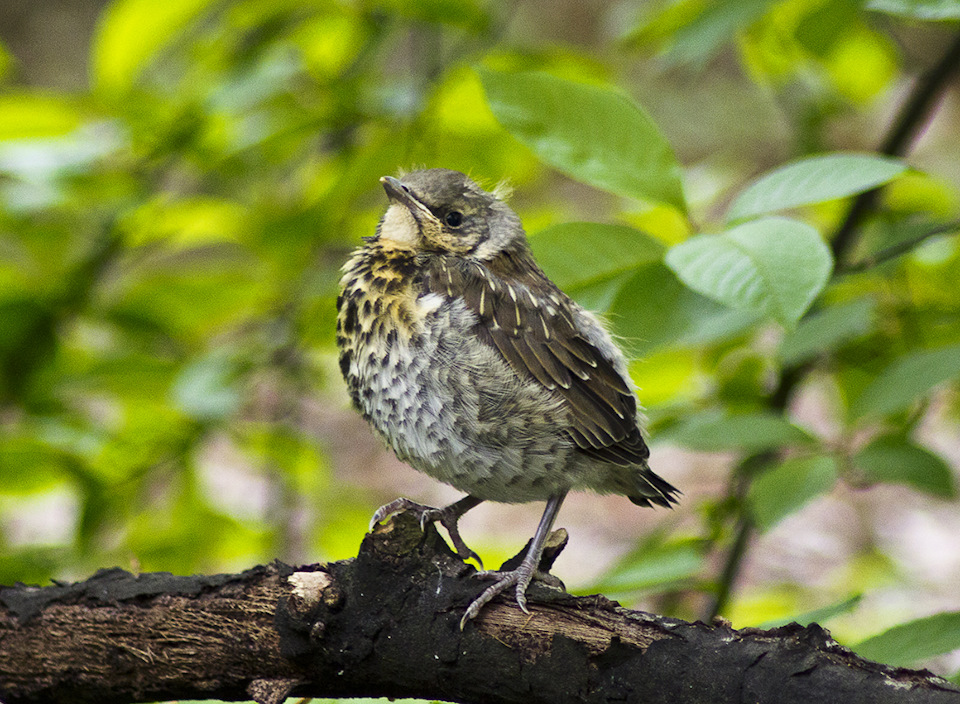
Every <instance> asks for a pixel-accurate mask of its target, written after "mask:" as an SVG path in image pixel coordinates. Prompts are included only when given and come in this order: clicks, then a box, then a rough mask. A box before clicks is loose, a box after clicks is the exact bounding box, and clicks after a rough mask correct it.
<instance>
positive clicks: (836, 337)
mask: <svg viewBox="0 0 960 704" xmlns="http://www.w3.org/2000/svg"><path fill="white" fill-rule="evenodd" d="M875 308H876V303H875V302H874V301H873V299H870V298H859V299H857V300H854V301H850V302H848V303H841V304H838V305H834V306H830V307H829V308H824V309H823V310H820V311H817V312H816V313H814V314H813V315H808V316H807V317H805V318H804V319H803V320H801V321H800V323H799V325H797V327H796V328H794V329H793V330H790V331H789V332H787V334H786V335H785V336H784V338H783V342H782V343H781V344H780V360H781V361H782V362H783V363H784V364H788V365H792V364H799V363H801V362H805V361H807V360H809V359H813V358H814V357H817V356H818V355H821V354H823V353H824V352H829V351H831V350H833V349H836V348H837V347H839V346H840V345H841V344H843V343H845V342H848V341H850V340H854V339H856V338H858V337H862V336H863V335H866V334H867V333H868V332H870V330H871V329H872V328H873V322H874V309H875Z"/></svg>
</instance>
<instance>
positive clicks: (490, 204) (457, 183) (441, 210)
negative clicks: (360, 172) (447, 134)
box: [376, 169, 526, 261]
mask: <svg viewBox="0 0 960 704" xmlns="http://www.w3.org/2000/svg"><path fill="white" fill-rule="evenodd" d="M380 183H382V184H383V188H384V190H385V191H386V192H387V196H388V197H389V198H390V207H389V208H387V212H386V214H385V215H384V216H383V218H382V219H381V220H380V225H379V226H378V227H377V235H376V239H378V240H379V241H380V242H381V243H382V244H389V245H391V246H394V247H399V248H402V249H411V250H414V251H417V252H421V251H422V252H437V253H448V254H455V255H459V256H464V257H471V258H474V259H477V260H480V261H486V260H489V259H492V258H494V257H496V256H497V255H498V254H499V253H501V252H503V251H505V250H508V249H511V248H514V247H521V248H523V247H526V236H525V235H524V232H523V226H522V225H521V224H520V218H518V217H517V214H516V213H514V212H513V211H512V210H511V209H510V208H509V207H508V206H507V204H506V203H504V202H503V201H502V200H500V199H499V198H497V197H496V196H495V195H494V194H492V193H488V192H487V191H485V190H483V189H482V188H480V186H478V185H477V184H476V183H474V182H473V181H472V180H470V179H469V178H468V177H467V176H465V175H464V174H462V173H460V172H459V171H452V170H450V169H426V170H423V171H413V172H411V173H408V174H406V175H405V176H403V178H400V179H396V178H393V177H392V176H384V177H383V178H381V179H380Z"/></svg>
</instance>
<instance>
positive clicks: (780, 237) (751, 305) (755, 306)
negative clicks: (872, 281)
mask: <svg viewBox="0 0 960 704" xmlns="http://www.w3.org/2000/svg"><path fill="white" fill-rule="evenodd" d="M666 262H667V266H669V267H670V268H671V269H673V271H674V272H675V273H676V274H677V276H678V277H680V279H681V281H683V282H684V283H685V284H686V285H687V286H689V287H690V288H692V289H694V290H695V291H698V292H699V293H702V294H703V295H704V296H708V297H710V298H712V299H714V300H716V301H719V302H721V303H725V304H726V305H728V306H731V307H734V308H739V309H741V310H747V311H755V312H757V313H760V314H762V315H765V316H768V317H771V318H773V319H774V320H776V321H777V322H779V323H780V324H782V325H784V326H785V327H792V326H793V325H794V324H795V323H796V322H797V320H799V319H800V316H801V315H803V314H804V313H805V312H806V310H807V308H809V307H810V304H811V303H813V300H814V299H815V298H816V297H817V294H819V293H820V291H821V290H822V289H823V287H824V285H826V283H827V280H828V279H829V278H830V272H831V271H832V269H833V259H832V257H831V256H830V250H829V249H828V248H827V246H826V245H825V244H824V243H823V241H822V240H821V239H820V235H819V234H818V233H817V231H816V230H815V229H813V228H812V227H810V226H809V225H806V224H804V223H802V222H798V221H796V220H788V219H786V218H763V219H759V220H753V221H750V222H747V223H744V224H742V225H738V226H737V227H734V228H732V229H730V230H727V231H726V232H723V233H721V234H719V235H700V236H698V237H694V238H692V239H690V240H687V241H686V242H683V243H681V244H679V245H677V246H676V247H674V248H673V249H671V250H670V251H669V252H668V253H667V258H666Z"/></svg>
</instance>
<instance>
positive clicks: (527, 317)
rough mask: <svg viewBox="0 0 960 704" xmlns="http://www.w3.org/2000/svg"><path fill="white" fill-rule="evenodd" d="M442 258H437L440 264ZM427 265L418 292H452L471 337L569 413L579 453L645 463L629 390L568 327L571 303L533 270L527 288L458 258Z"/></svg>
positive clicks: (570, 325)
mask: <svg viewBox="0 0 960 704" xmlns="http://www.w3.org/2000/svg"><path fill="white" fill-rule="evenodd" d="M441 262H442V263H441ZM441 262H438V264H437V265H436V266H434V267H427V269H426V273H425V274H424V280H423V282H424V289H425V291H427V292H433V293H439V294H441V295H449V294H450V293H451V292H452V293H453V294H454V295H458V296H460V297H461V298H462V299H463V301H464V303H465V304H466V306H467V307H468V308H469V309H470V310H471V311H473V312H474V313H475V314H476V316H477V320H478V322H477V325H476V326H475V328H474V334H476V335H477V338H478V339H479V340H480V341H481V342H483V343H484V344H487V345H490V346H491V347H493V348H494V349H496V350H497V351H498V352H499V353H500V355H501V356H502V357H503V359H504V360H506V362H507V364H509V365H510V367H511V368H512V369H513V370H514V371H515V372H516V373H517V374H519V375H521V376H523V377H526V378H528V379H533V380H535V381H536V382H537V383H539V384H540V385H542V386H543V387H544V388H546V389H549V390H550V391H552V392H554V393H556V394H558V395H559V396H560V397H561V398H562V399H563V400H564V402H565V403H566V405H567V407H568V408H569V410H570V423H571V425H570V428H568V429H567V432H568V434H569V435H570V437H571V438H572V439H573V441H574V442H575V443H576V445H577V446H578V447H579V448H580V449H581V450H582V451H584V452H585V453H586V454H588V455H590V456H592V457H595V458H597V459H600V460H603V461H606V462H611V463H613V464H617V465H621V466H630V465H637V464H641V465H642V464H645V462H646V459H647V457H648V456H649V454H650V453H649V450H648V449H647V445H646V443H645V442H644V440H643V436H642V435H641V434H640V429H639V427H638V426H637V420H636V416H637V401H636V397H635V396H634V393H633V390H632V389H631V388H630V385H629V384H628V383H627V381H626V379H624V378H623V377H622V376H621V375H620V373H619V372H618V371H617V369H616V367H615V366H614V363H613V361H612V360H610V359H608V358H607V357H606V355H605V354H604V353H603V351H601V350H600V349H599V348H598V347H597V346H596V345H594V344H592V343H591V342H590V340H588V339H587V337H586V336H585V335H584V334H583V333H582V332H581V331H580V330H578V329H577V327H576V325H575V324H574V320H575V313H574V310H575V309H574V306H575V305H576V304H574V303H573V302H572V301H570V299H569V298H567V296H566V295H565V294H563V293H562V292H561V291H560V290H559V289H557V288H556V286H554V285H553V284H552V283H551V282H550V281H549V280H548V279H547V278H546V277H545V276H543V275H542V273H540V272H539V270H538V269H536V268H535V267H534V268H533V269H532V270H531V271H529V272H528V278H529V279H530V280H531V282H534V281H535V282H536V283H537V284H539V285H538V286H535V287H530V286H527V285H525V283H524V282H523V281H517V280H513V281H512V282H510V283H508V282H506V281H504V280H503V279H501V278H499V277H497V276H496V275H495V274H494V273H493V272H492V271H490V270H489V269H487V268H485V267H483V266H481V265H479V264H477V263H476V262H467V261H465V260H463V259H461V258H454V257H449V258H446V257H445V258H443V259H442V260H441Z"/></svg>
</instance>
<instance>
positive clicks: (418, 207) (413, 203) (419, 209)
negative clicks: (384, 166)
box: [380, 176, 436, 222]
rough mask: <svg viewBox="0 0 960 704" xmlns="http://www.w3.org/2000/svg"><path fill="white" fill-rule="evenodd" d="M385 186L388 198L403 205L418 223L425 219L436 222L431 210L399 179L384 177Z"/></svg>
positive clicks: (382, 179)
mask: <svg viewBox="0 0 960 704" xmlns="http://www.w3.org/2000/svg"><path fill="white" fill-rule="evenodd" d="M380 183H382V184H383V190H384V191H386V192H387V197H388V198H389V199H390V200H391V201H392V202H394V203H399V204H400V205H403V206H404V207H405V208H406V209H407V210H409V211H410V214H411V215H413V216H414V218H416V220H417V221H418V222H423V220H424V219H428V220H436V216H435V215H434V214H433V213H431V212H430V209H429V208H428V207H427V206H425V205H424V204H423V203H421V202H420V201H419V200H417V197H416V196H415V195H413V193H411V192H410V189H408V188H407V187H406V186H404V185H403V184H402V183H400V181H399V180H398V179H395V178H394V177H393V176H383V177H382V178H381V179H380Z"/></svg>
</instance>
